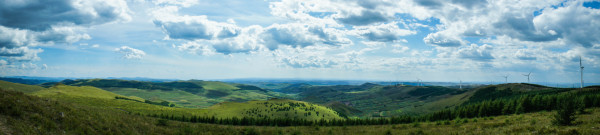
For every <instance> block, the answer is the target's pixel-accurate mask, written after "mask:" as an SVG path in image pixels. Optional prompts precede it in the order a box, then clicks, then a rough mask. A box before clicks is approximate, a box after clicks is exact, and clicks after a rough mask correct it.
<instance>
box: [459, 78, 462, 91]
mask: <svg viewBox="0 0 600 135" xmlns="http://www.w3.org/2000/svg"><path fill="white" fill-rule="evenodd" d="M459 88H460V89H461V90H462V80H460V83H459Z"/></svg>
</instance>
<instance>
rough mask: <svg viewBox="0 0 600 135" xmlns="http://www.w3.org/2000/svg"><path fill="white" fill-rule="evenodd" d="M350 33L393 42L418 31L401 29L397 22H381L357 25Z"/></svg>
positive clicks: (371, 39)
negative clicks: (372, 24) (371, 24)
mask: <svg viewBox="0 0 600 135" xmlns="http://www.w3.org/2000/svg"><path fill="white" fill-rule="evenodd" d="M350 33H352V34H355V35H358V36H360V37H362V38H365V39H368V40H370V41H379V42H393V41H398V40H399V39H400V37H401V36H407V35H413V34H416V33H417V32H416V31H411V30H407V29H400V28H399V27H398V24H397V23H396V22H390V23H387V24H379V25H374V26H355V27H354V30H352V31H350Z"/></svg>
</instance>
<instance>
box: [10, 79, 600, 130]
mask: <svg viewBox="0 0 600 135" xmlns="http://www.w3.org/2000/svg"><path fill="white" fill-rule="evenodd" d="M0 89H2V94H3V100H2V102H3V106H2V107H3V108H4V110H5V111H3V112H2V113H1V115H0V120H1V121H0V122H2V121H4V122H3V123H1V125H0V129H3V132H5V133H31V132H32V131H36V132H42V131H37V130H39V129H43V130H46V131H43V132H46V133H53V132H62V131H64V132H66V131H69V133H82V132H83V133H100V134H104V133H106V132H104V131H102V130H99V129H98V128H103V129H106V128H108V129H110V130H111V133H115V132H117V131H118V132H120V133H134V134H141V133H149V131H152V133H160V132H162V133H186V134H188V133H194V132H198V129H204V130H205V131H209V132H210V133H216V134H230V133H231V134H238V133H239V134H245V133H247V132H255V133H259V134H261V133H262V134H273V133H278V134H279V133H282V134H296V133H303V134H304V133H305V134H308V133H311V134H347V133H352V132H357V133H360V134H384V133H385V134H387V133H392V134H395V133H403V134H404V133H411V134H412V133H415V134H421V133H424V134H437V133H436V131H442V130H448V131H451V133H457V134H463V133H466V134H486V133H528V132H540V133H561V134H562V133H569V132H578V133H597V132H600V131H598V130H594V129H593V128H592V127H593V126H591V125H595V124H598V122H600V120H598V119H600V118H598V115H597V113H600V110H598V109H597V108H595V107H600V89H599V87H588V88H585V89H567V88H552V87H546V86H540V85H533V84H524V83H513V84H500V85H488V86H479V87H473V88H467V89H457V88H453V87H442V86H408V85H379V84H372V83H364V84H361V85H318V86H315V85H309V84H298V85H287V86H286V87H281V89H279V90H277V91H273V90H270V89H267V88H260V87H256V86H251V85H247V84H236V83H225V82H217V81H200V80H188V81H170V82H147V81H132V80H116V79H81V80H63V81H60V82H50V83H48V82H47V83H42V84H38V85H26V84H19V83H12V82H5V81H0ZM211 91H218V94H215V92H211ZM570 95H572V96H575V97H577V98H576V99H578V101H579V99H580V100H581V101H582V102H583V106H582V108H587V109H585V110H586V111H584V112H586V113H581V114H579V113H578V114H577V117H579V118H584V119H577V121H575V122H574V123H576V124H575V125H577V126H575V127H567V128H559V127H556V126H551V127H548V126H547V125H553V124H551V123H552V121H553V118H552V117H551V116H552V115H554V111H552V110H554V109H557V108H553V107H551V106H546V107H550V108H545V107H544V104H546V103H550V102H554V103H556V101H558V100H563V99H562V98H561V97H564V96H570ZM524 98H525V99H524ZM21 99H26V100H21ZM29 102H31V103H29ZM524 102H526V104H530V105H528V107H527V110H523V109H520V108H523V106H522V105H524ZM44 106H45V107H44ZM496 106H499V109H496V108H498V107H496ZM507 107H508V108H512V109H509V110H506V109H505V108H507ZM503 108H504V109H503ZM48 109H49V110H48ZM482 109H483V110H482ZM484 110H488V111H484ZM494 110H499V112H500V113H492V112H498V111H494ZM464 111H466V112H470V113H463V112H464ZM92 112H94V113H92ZM65 115H66V116H65ZM448 116H449V117H448ZM67 117H69V118H68V119H67ZM81 117H86V119H81ZM114 117H117V118H114ZM588 117H589V118H588ZM128 119H129V120H132V119H135V120H136V121H140V122H133V123H124V121H123V120H128ZM39 120H42V121H41V122H43V123H38V122H37V121H39ZM9 121H10V123H11V124H9ZM84 121H94V122H93V123H95V124H93V125H85V124H83V125H81V124H79V125H71V124H68V123H66V122H75V123H78V122H84ZM143 121H145V122H143ZM519 121H525V123H528V122H529V124H526V125H523V126H525V127H519V126H515V125H514V124H516V123H521V122H519ZM106 122H109V123H115V124H116V123H120V125H127V126H125V127H124V128H116V127H106V126H108V125H106V124H108V123H106ZM143 123H146V124H143ZM47 124H49V125H47ZM138 124H143V125H138ZM148 124H150V125H148ZM19 125H20V127H19ZM25 125H27V126H25ZM101 125H103V126H101ZM248 125H250V127H247V126H248ZM251 125H254V126H251ZM277 125H279V126H283V127H277ZM544 125H546V126H544ZM73 126H74V127H78V126H87V127H86V129H75V128H73ZM140 126H141V127H143V128H153V130H149V131H140V130H137V129H131V128H133V127H140ZM172 126H177V127H178V129H170V128H167V127H172ZM273 126H275V127H273ZM141 127H140V128H141ZM127 128H130V129H127ZM143 128H142V129H143ZM154 128H155V129H154ZM208 128H222V129H227V131H220V130H214V129H208ZM482 128H483V129H485V130H482ZM589 128H592V129H589ZM594 128H595V127H594ZM4 129H5V130H4ZM8 129H11V130H8ZM458 129H464V130H458ZM467 129H469V130H467ZM15 130H16V131H15ZM113 130H114V131H113ZM515 130H516V131H515Z"/></svg>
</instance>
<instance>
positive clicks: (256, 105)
mask: <svg viewBox="0 0 600 135" xmlns="http://www.w3.org/2000/svg"><path fill="white" fill-rule="evenodd" d="M208 110H212V111H211V112H210V113H212V114H210V113H209V115H208V116H220V117H233V116H236V117H242V116H246V117H254V118H265V117H271V118H277V117H279V118H292V119H307V120H319V119H341V117H339V115H338V114H337V113H336V112H335V111H333V110H331V109H328V108H326V107H324V106H320V105H315V104H311V103H306V102H302V101H294V100H287V99H270V100H268V101H249V102H246V103H237V102H224V103H219V104H216V105H214V106H211V107H210V108H209V109H208Z"/></svg>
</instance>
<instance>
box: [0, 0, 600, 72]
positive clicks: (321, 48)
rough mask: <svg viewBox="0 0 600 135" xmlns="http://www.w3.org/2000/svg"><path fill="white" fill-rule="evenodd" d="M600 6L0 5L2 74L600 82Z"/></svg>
mask: <svg viewBox="0 0 600 135" xmlns="http://www.w3.org/2000/svg"><path fill="white" fill-rule="evenodd" d="M599 8H600V1H588V0H575V1H562V0H543V1H540V0H490V1H486V0H282V1H271V0H267V1H265V0H236V1H233V0H127V1H124V0H2V1H0V76H40V77H97V78H106V77H148V78H162V79H205V80H210V79H233V78H305V79H338V80H381V81H414V80H417V79H420V80H423V81H442V82H458V81H460V80H462V81H474V82H504V81H505V80H504V79H505V78H504V77H503V76H508V82H526V81H527V77H525V76H523V74H527V73H529V72H531V76H530V77H531V78H530V79H531V81H532V82H557V83H576V82H579V81H580V66H579V60H580V59H579V58H580V57H581V61H582V63H583V66H584V67H585V68H584V70H583V72H584V76H583V79H584V81H585V82H590V83H599V82H600V32H599V31H600V9H599Z"/></svg>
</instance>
